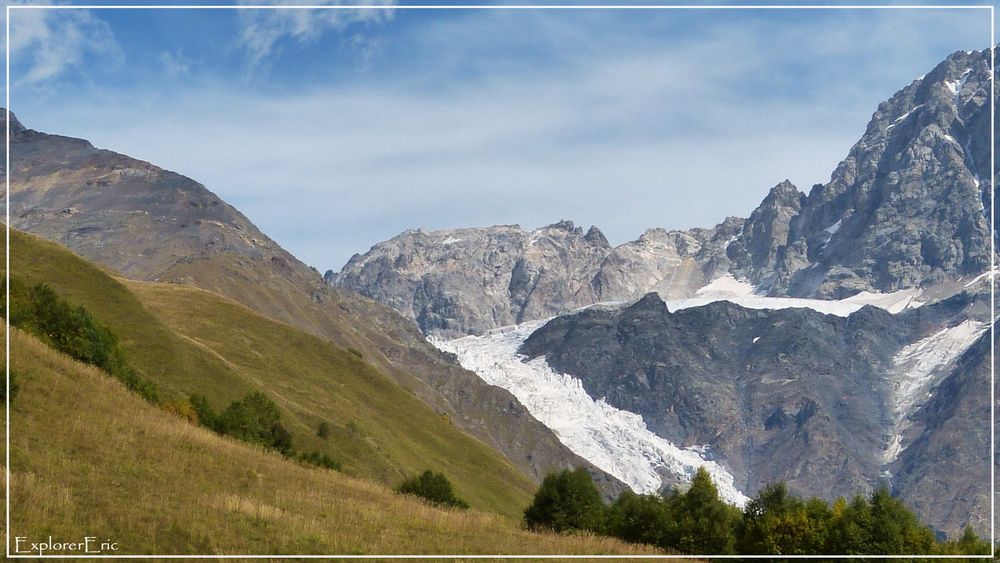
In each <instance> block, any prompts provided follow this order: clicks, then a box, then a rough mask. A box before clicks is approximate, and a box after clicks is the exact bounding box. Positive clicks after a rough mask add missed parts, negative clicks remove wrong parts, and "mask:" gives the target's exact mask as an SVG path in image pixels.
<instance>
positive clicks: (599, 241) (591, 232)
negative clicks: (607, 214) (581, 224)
mask: <svg viewBox="0 0 1000 563" xmlns="http://www.w3.org/2000/svg"><path fill="white" fill-rule="evenodd" d="M583 239H584V240H586V241H587V242H588V243H590V244H591V245H592V246H596V247H598V248H607V249H610V248H611V243H610V242H608V239H607V237H605V236H604V233H602V232H601V230H600V229H598V228H597V225H591V226H590V228H589V229H587V234H585V235H583Z"/></svg>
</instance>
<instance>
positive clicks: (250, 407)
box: [216, 391, 292, 452]
mask: <svg viewBox="0 0 1000 563" xmlns="http://www.w3.org/2000/svg"><path fill="white" fill-rule="evenodd" d="M216 429H217V431H218V432H220V433H222V434H227V435H229V436H233V437H235V438H239V439H240V440H243V441H246V442H250V443H252V444H260V445H263V446H266V447H269V448H275V449H277V450H278V451H281V452H287V451H290V450H291V447H292V442H291V435H290V434H289V432H288V430H287V429H285V427H284V426H282V425H281V412H280V411H279V410H278V406H277V405H275V404H274V402H273V401H271V399H268V398H267V396H266V395H264V394H263V393H261V392H259V391H255V392H253V393H250V394H249V395H247V396H246V397H244V398H243V399H242V400H240V401H233V402H232V403H231V404H230V405H229V407H227V408H226V410H224V411H222V414H220V415H219V416H218V419H217V422H216Z"/></svg>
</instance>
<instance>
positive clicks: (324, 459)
mask: <svg viewBox="0 0 1000 563" xmlns="http://www.w3.org/2000/svg"><path fill="white" fill-rule="evenodd" d="M299 461H301V462H303V463H307V464H309V465H315V466H317V467H325V468H326V469H333V470H334V471H341V466H340V463H339V462H338V461H337V460H335V459H333V458H332V457H330V456H328V455H326V454H321V453H319V452H309V453H302V454H299Z"/></svg>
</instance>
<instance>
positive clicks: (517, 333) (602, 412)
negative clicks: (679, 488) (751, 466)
mask: <svg viewBox="0 0 1000 563" xmlns="http://www.w3.org/2000/svg"><path fill="white" fill-rule="evenodd" d="M548 321H549V319H545V320H541V321H531V322H527V323H522V324H519V325H515V326H511V327H504V328H500V329H496V330H492V331H490V332H488V333H486V334H484V335H482V336H466V337H463V338H458V339H455V340H449V341H441V340H434V339H432V340H431V342H432V343H433V344H434V345H435V346H437V347H438V348H439V349H441V350H443V351H445V352H451V353H453V354H455V355H456V356H457V357H458V361H459V363H460V364H461V365H462V367H464V368H466V369H468V370H471V371H473V372H475V373H476V374H478V375H479V377H480V378H481V379H482V380H483V381H485V382H486V383H489V384H490V385H495V386H498V387H501V388H503V389H506V390H507V391H510V392H511V393H513V394H514V396H515V397H517V399H518V400H519V401H520V402H521V404H523V405H524V406H525V407H526V408H527V409H528V412H530V413H531V415H532V416H534V417H535V418H537V419H538V420H539V421H540V422H542V423H543V424H545V426H547V427H549V428H550V429H551V430H552V431H553V432H554V433H555V434H556V436H557V437H558V438H559V441H561V442H562V443H563V444H565V445H566V447H568V448H569V449H570V450H572V451H573V452H574V453H576V454H577V455H579V456H580V457H583V458H584V459H586V460H588V461H590V462H591V463H593V464H594V465H596V466H597V467H599V468H601V469H602V470H604V471H606V472H608V473H609V474H611V475H614V476H615V477H617V478H618V479H620V480H621V481H622V482H624V483H625V484H627V485H628V486H629V487H630V488H632V490H634V491H636V492H637V493H655V492H657V491H659V490H660V488H661V487H662V483H663V482H662V479H661V477H660V474H659V473H658V471H664V470H665V471H667V472H669V473H671V474H674V475H679V476H683V477H685V478H688V479H689V478H691V477H693V476H694V473H695V471H697V469H698V468H699V467H704V468H705V469H706V470H707V471H708V472H709V474H710V475H711V476H712V480H713V481H715V484H716V485H717V486H718V488H719V494H720V495H721V496H722V498H723V499H725V500H726V502H728V503H730V504H734V505H736V506H740V507H742V506H744V505H745V504H746V502H747V501H748V500H749V499H748V498H747V497H746V496H745V495H744V494H743V493H742V492H740V491H739V490H738V489H737V488H736V487H735V485H734V484H733V476H732V474H731V473H729V472H728V471H726V469H725V468H723V467H722V466H720V465H719V464H717V463H716V462H714V461H710V460H707V459H705V457H704V456H705V453H706V448H705V447H704V446H698V447H692V448H679V447H677V446H675V445H674V444H672V443H670V442H669V441H667V440H665V439H663V438H661V437H660V436H657V435H656V434H654V433H653V432H651V431H650V430H649V429H648V428H647V427H646V423H645V422H644V421H643V419H642V417H641V416H639V415H637V414H635V413H631V412H628V411H623V410H620V409H617V408H615V407H613V406H611V405H609V404H608V403H607V402H606V401H605V400H604V399H601V400H598V401H595V400H594V399H592V398H591V397H590V395H588V394H587V392H586V391H585V390H584V388H583V383H582V382H581V381H580V380H579V379H577V378H575V377H573V376H571V375H566V374H561V373H558V372H556V371H555V370H553V369H552V368H551V367H550V366H549V365H548V362H547V361H546V360H545V358H544V357H542V358H536V359H534V360H531V361H528V360H527V358H526V357H524V356H522V355H521V354H518V352H517V350H518V348H520V346H521V344H522V343H524V341H525V339H527V338H528V337H529V336H530V335H531V333H533V332H534V331H536V330H537V329H539V328H541V327H542V326H543V325H544V324H545V323H547V322H548Z"/></svg>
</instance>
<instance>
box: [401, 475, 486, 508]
mask: <svg viewBox="0 0 1000 563" xmlns="http://www.w3.org/2000/svg"><path fill="white" fill-rule="evenodd" d="M396 492H399V493H403V494H408V495H416V496H418V497H420V498H422V499H424V500H427V501H429V502H430V503H431V504H436V505H441V506H451V507H455V508H469V505H468V503H466V502H465V501H464V500H462V499H460V498H458V497H457V496H455V491H454V489H452V487H451V482H450V481H448V478H447V477H445V476H444V474H443V473H434V472H433V471H431V470H430V469H428V470H427V471H424V472H423V473H421V474H420V475H419V476H417V477H411V478H409V479H407V480H406V481H403V482H402V483H401V484H400V485H399V486H398V487H396Z"/></svg>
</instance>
